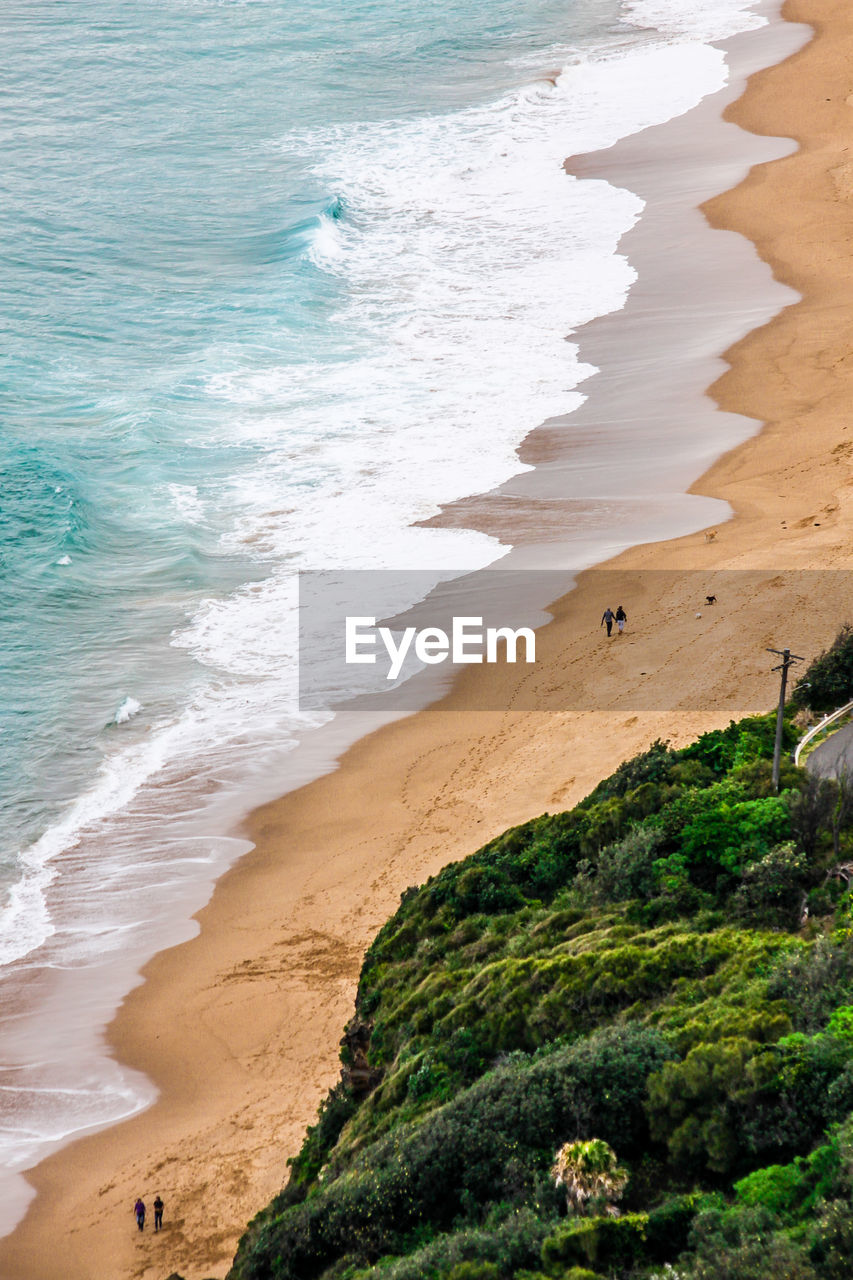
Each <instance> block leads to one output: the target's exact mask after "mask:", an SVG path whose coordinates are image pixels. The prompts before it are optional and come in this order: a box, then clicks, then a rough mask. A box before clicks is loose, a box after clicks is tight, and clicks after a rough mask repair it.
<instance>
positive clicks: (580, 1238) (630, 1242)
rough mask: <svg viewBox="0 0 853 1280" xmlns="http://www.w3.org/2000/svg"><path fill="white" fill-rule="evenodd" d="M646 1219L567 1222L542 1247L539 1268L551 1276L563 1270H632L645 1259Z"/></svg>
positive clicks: (637, 1216)
mask: <svg viewBox="0 0 853 1280" xmlns="http://www.w3.org/2000/svg"><path fill="white" fill-rule="evenodd" d="M647 1222H648V1215H647V1214H644V1213H629V1214H626V1215H625V1216H624V1217H621V1218H584V1219H571V1218H570V1219H568V1220H567V1221H566V1222H565V1223H564V1224H563V1225H562V1226H561V1227H560V1228H559V1230H558V1231H555V1232H554V1234H553V1235H551V1236H548V1238H547V1239H546V1240H545V1241H544V1243H543V1245H542V1265H543V1267H544V1269H545V1270H546V1271H547V1272H550V1273H551V1274H552V1275H553V1274H554V1273H555V1271H557V1272H558V1273H559V1269H560V1268H563V1267H566V1266H577V1267H584V1266H594V1267H597V1268H610V1267H615V1268H618V1269H619V1270H620V1271H624V1270H627V1269H628V1268H629V1267H633V1266H634V1265H636V1264H637V1263H638V1262H639V1261H641V1260H643V1259H645V1257H646V1223H647Z"/></svg>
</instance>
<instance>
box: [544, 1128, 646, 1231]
mask: <svg viewBox="0 0 853 1280" xmlns="http://www.w3.org/2000/svg"><path fill="white" fill-rule="evenodd" d="M551 1174H552V1176H553V1178H554V1179H555V1181H556V1185H557V1186H558V1187H565V1189H566V1203H567V1204H568V1206H569V1213H576V1214H580V1215H583V1214H590V1215H592V1214H595V1213H600V1212H601V1211H602V1210H603V1211H604V1212H605V1213H609V1214H612V1215H614V1216H615V1215H616V1214H617V1213H618V1212H619V1210H618V1209H617V1208H616V1206H615V1204H614V1201H615V1200H619V1199H621V1196H622V1192H623V1191H624V1190H625V1184H626V1183H627V1181H628V1170H627V1169H623V1168H622V1167H621V1166H620V1165H619V1164H617V1162H616V1152H615V1151H614V1150H613V1148H612V1147H609V1146H608V1145H607V1143H606V1142H603V1141H602V1140H601V1138H590V1139H588V1140H587V1141H586V1142H581V1141H578V1142H565V1143H563V1145H562V1147H560V1150H559V1151H558V1152H557V1154H556V1156H555V1157H554V1167H553V1168H552V1170H551Z"/></svg>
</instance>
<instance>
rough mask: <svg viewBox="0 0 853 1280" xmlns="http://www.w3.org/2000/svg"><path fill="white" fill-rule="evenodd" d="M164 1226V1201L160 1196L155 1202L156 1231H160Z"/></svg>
mask: <svg viewBox="0 0 853 1280" xmlns="http://www.w3.org/2000/svg"><path fill="white" fill-rule="evenodd" d="M162 1225H163V1201H162V1200H161V1199H160V1196H159V1194H158V1196H157V1199H156V1200H155V1201H154V1230H155V1231H159V1230H160V1228H161V1227H162Z"/></svg>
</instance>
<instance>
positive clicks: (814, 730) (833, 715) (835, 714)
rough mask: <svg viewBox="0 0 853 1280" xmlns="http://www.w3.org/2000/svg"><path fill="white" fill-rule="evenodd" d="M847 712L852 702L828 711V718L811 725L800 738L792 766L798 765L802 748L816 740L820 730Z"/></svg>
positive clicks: (851, 707)
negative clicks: (813, 739)
mask: <svg viewBox="0 0 853 1280" xmlns="http://www.w3.org/2000/svg"><path fill="white" fill-rule="evenodd" d="M848 711H853V702H845V704H844V706H843V707H839V708H838V710H837V711H830V713H829V715H828V716H824V717H823V719H822V720H821V722H820V724H815V725H812V727H811V729H809V731H808V733H807V734H806V735H805V736H804V737H802V738H800V741H799V742H798V743H797V745H796V747H795V749H794V764H799V763H800V753H801V751H802V750H803V747H807V746H808V745H809V743H810V742H811V740H812V738H816V737H817V735H818V734H819V733H820V732H821V730H822V729H825V728H826V726H827V725H828V724H832V722H833V720H838V719H839V718H840V717H841V716H844V715H846V714H847V712H848Z"/></svg>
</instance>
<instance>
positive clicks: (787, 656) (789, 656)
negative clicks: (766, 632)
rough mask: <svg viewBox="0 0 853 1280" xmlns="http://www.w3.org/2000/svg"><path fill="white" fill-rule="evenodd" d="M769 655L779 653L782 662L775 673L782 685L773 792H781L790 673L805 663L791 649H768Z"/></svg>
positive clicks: (775, 745) (774, 756)
mask: <svg viewBox="0 0 853 1280" xmlns="http://www.w3.org/2000/svg"><path fill="white" fill-rule="evenodd" d="M767 652H768V653H777V654H778V655H779V657H780V658H781V659H782V661H781V662H780V663H779V665H778V667H774V668H773V670H774V671H781V672H782V683H781V686H780V688H779V708H778V710H777V712H776V742H775V743H774V746H773V790H774V791H778V790H779V770H780V766H781V763H782V730H783V728H784V720H785V690H786V688H787V686H788V671H789V669H790V668H791V667H792V666H793V665H794V663H795V662H803V661H804V659H803V658H798V657H797V655H796V654H795V653H791V650H790V649H768V650H767Z"/></svg>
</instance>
